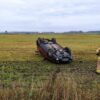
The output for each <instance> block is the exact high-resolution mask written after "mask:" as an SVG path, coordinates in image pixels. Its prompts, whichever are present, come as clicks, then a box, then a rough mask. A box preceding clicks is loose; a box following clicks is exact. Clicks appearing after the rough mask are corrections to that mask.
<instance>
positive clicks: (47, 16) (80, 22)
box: [0, 0, 100, 31]
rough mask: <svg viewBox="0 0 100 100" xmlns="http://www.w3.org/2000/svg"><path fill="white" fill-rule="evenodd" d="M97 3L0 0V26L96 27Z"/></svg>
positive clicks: (45, 28)
mask: <svg viewBox="0 0 100 100" xmlns="http://www.w3.org/2000/svg"><path fill="white" fill-rule="evenodd" d="M99 5H100V1H99V0H0V30H1V31H4V30H8V31H69V30H99V27H100V7H99ZM90 26H91V27H90Z"/></svg>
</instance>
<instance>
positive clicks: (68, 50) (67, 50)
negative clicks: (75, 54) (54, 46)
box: [64, 47, 71, 55]
mask: <svg viewBox="0 0 100 100" xmlns="http://www.w3.org/2000/svg"><path fill="white" fill-rule="evenodd" d="M64 50H65V51H66V52H67V53H69V54H70V55H71V50H70V49H69V48H68V47H65V48H64Z"/></svg>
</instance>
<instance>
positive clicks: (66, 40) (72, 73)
mask: <svg viewBox="0 0 100 100" xmlns="http://www.w3.org/2000/svg"><path fill="white" fill-rule="evenodd" d="M38 37H44V38H52V37H54V38H56V39H57V42H58V43H59V44H60V45H62V46H63V47H66V46H67V47H70V48H71V50H72V54H73V58H74V61H73V63H71V64H64V65H63V64H60V65H57V64H53V63H51V62H49V61H46V60H45V61H44V60H43V57H42V56H40V55H35V54H34V52H35V50H36V39H37V38H38ZM99 47H100V35H93V34H89V35H88V34H87V35H86V34H85V35H80V34H71V35H69V34H68V35H65V34H57V35H56V34H52V35H51V34H49V35H46V34H34V35H32V34H31V35H28V34H26V35H25V34H23V35H22V34H18V35H16V34H15V35H9V34H8V35H0V98H3V99H4V97H7V98H8V96H10V95H13V96H14V95H15V94H16V95H21V94H23V95H24V96H27V97H20V96H19V99H21V98H28V99H29V98H30V97H29V96H30V95H31V96H32V98H35V99H36V96H37V95H40V94H38V93H39V92H41V88H45V90H44V92H43V93H44V94H43V97H41V96H39V97H41V98H42V100H43V98H45V99H44V100H49V99H47V97H50V95H51V94H50V93H51V92H50V93H49V94H48V92H47V90H46V87H45V86H44V85H45V84H48V81H50V80H51V78H52V74H53V73H54V72H55V70H57V69H58V68H60V73H61V75H62V74H63V73H65V74H66V77H65V76H63V75H62V76H61V75H60V76H61V77H62V78H71V79H72V84H73V80H74V81H75V84H77V87H75V88H74V89H73V87H71V88H72V93H74V94H75V93H79V91H80V89H81V92H82V93H81V92H80V93H79V95H78V94H77V95H78V96H76V94H75V98H77V99H76V100H81V99H82V100H84V99H83V98H82V97H83V96H86V97H84V98H85V99H88V100H97V99H98V98H99V96H100V93H99V91H100V75H97V74H96V73H95V69H96V62H97V57H96V55H95V51H96V49H97V48H99ZM57 77H59V75H58V76H57ZM57 81H60V80H59V79H57ZM63 82H65V87H66V86H67V83H66V80H64V79H63V80H62V84H63V85H64V83H63ZM67 82H68V81H67ZM55 84H56V85H54V87H56V86H57V88H56V89H59V88H60V87H59V86H60V83H59V84H57V83H56V82H55ZM49 85H50V84H49ZM58 85H59V86H58ZM63 85H61V89H62V91H65V89H64V87H63ZM73 85H74V84H73ZM75 86H76V85H75ZM54 87H53V88H52V89H51V91H53V92H56V93H58V92H57V91H60V90H57V91H56V89H55V88H54ZM13 88H14V89H15V90H13ZM30 88H31V89H32V90H31V91H30ZM76 88H78V90H76ZM9 89H10V90H9ZM66 89H67V88H66ZM19 90H21V91H20V93H19V94H18V91H19ZM26 90H28V91H26ZM54 90H55V91H54ZM5 91H6V92H5ZM7 91H8V92H7ZM11 91H14V93H15V94H11V93H10V92H11ZM75 91H76V92H75ZM27 92H29V94H28V93H27ZM33 92H34V93H33ZM45 92H47V94H46V93H45ZM66 92H68V91H66ZM3 93H4V94H3ZM24 93H25V94H24ZM56 93H55V95H53V96H51V97H52V98H51V97H50V98H51V99H53V98H54V99H53V100H61V98H60V99H57V98H56V97H57V95H58V94H59V93H58V94H56ZM26 94H27V95H26ZM35 95H36V96H35ZM59 95H60V94H59ZM67 95H68V94H67ZM69 95H72V94H71V90H69ZM33 96H34V97H33ZM79 96H80V97H79ZM64 97H65V94H64V95H63V97H62V98H64ZM72 97H73V96H72ZM16 98H17V97H16ZM79 98H81V99H79ZM11 99H12V100H13V99H14V98H10V100H11ZM39 99H40V98H39ZM39 99H38V100H39ZM51 99H50V100H51ZM67 99H68V100H70V97H69V98H68V97H67ZM4 100H6V99H4ZM26 100H27V99H26ZM30 100H31V99H30ZM62 100H66V99H62ZM71 100H73V99H71ZM98 100H99V99H98Z"/></svg>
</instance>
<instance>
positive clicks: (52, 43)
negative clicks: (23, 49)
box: [37, 38, 72, 63]
mask: <svg viewBox="0 0 100 100" xmlns="http://www.w3.org/2000/svg"><path fill="white" fill-rule="evenodd" d="M37 49H38V51H39V52H40V53H41V55H42V56H43V57H44V58H45V59H47V60H49V61H52V62H54V63H70V62H72V54H71V50H70V49H69V48H68V47H66V48H63V47H62V46H60V45H59V44H58V43H57V42H56V39H54V38H52V39H51V40H50V39H44V38H38V39H37Z"/></svg>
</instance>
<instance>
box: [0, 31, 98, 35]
mask: <svg viewBox="0 0 100 100" xmlns="http://www.w3.org/2000/svg"><path fill="white" fill-rule="evenodd" d="M0 34H100V31H87V32H84V31H69V32H8V31H5V32H0Z"/></svg>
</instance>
